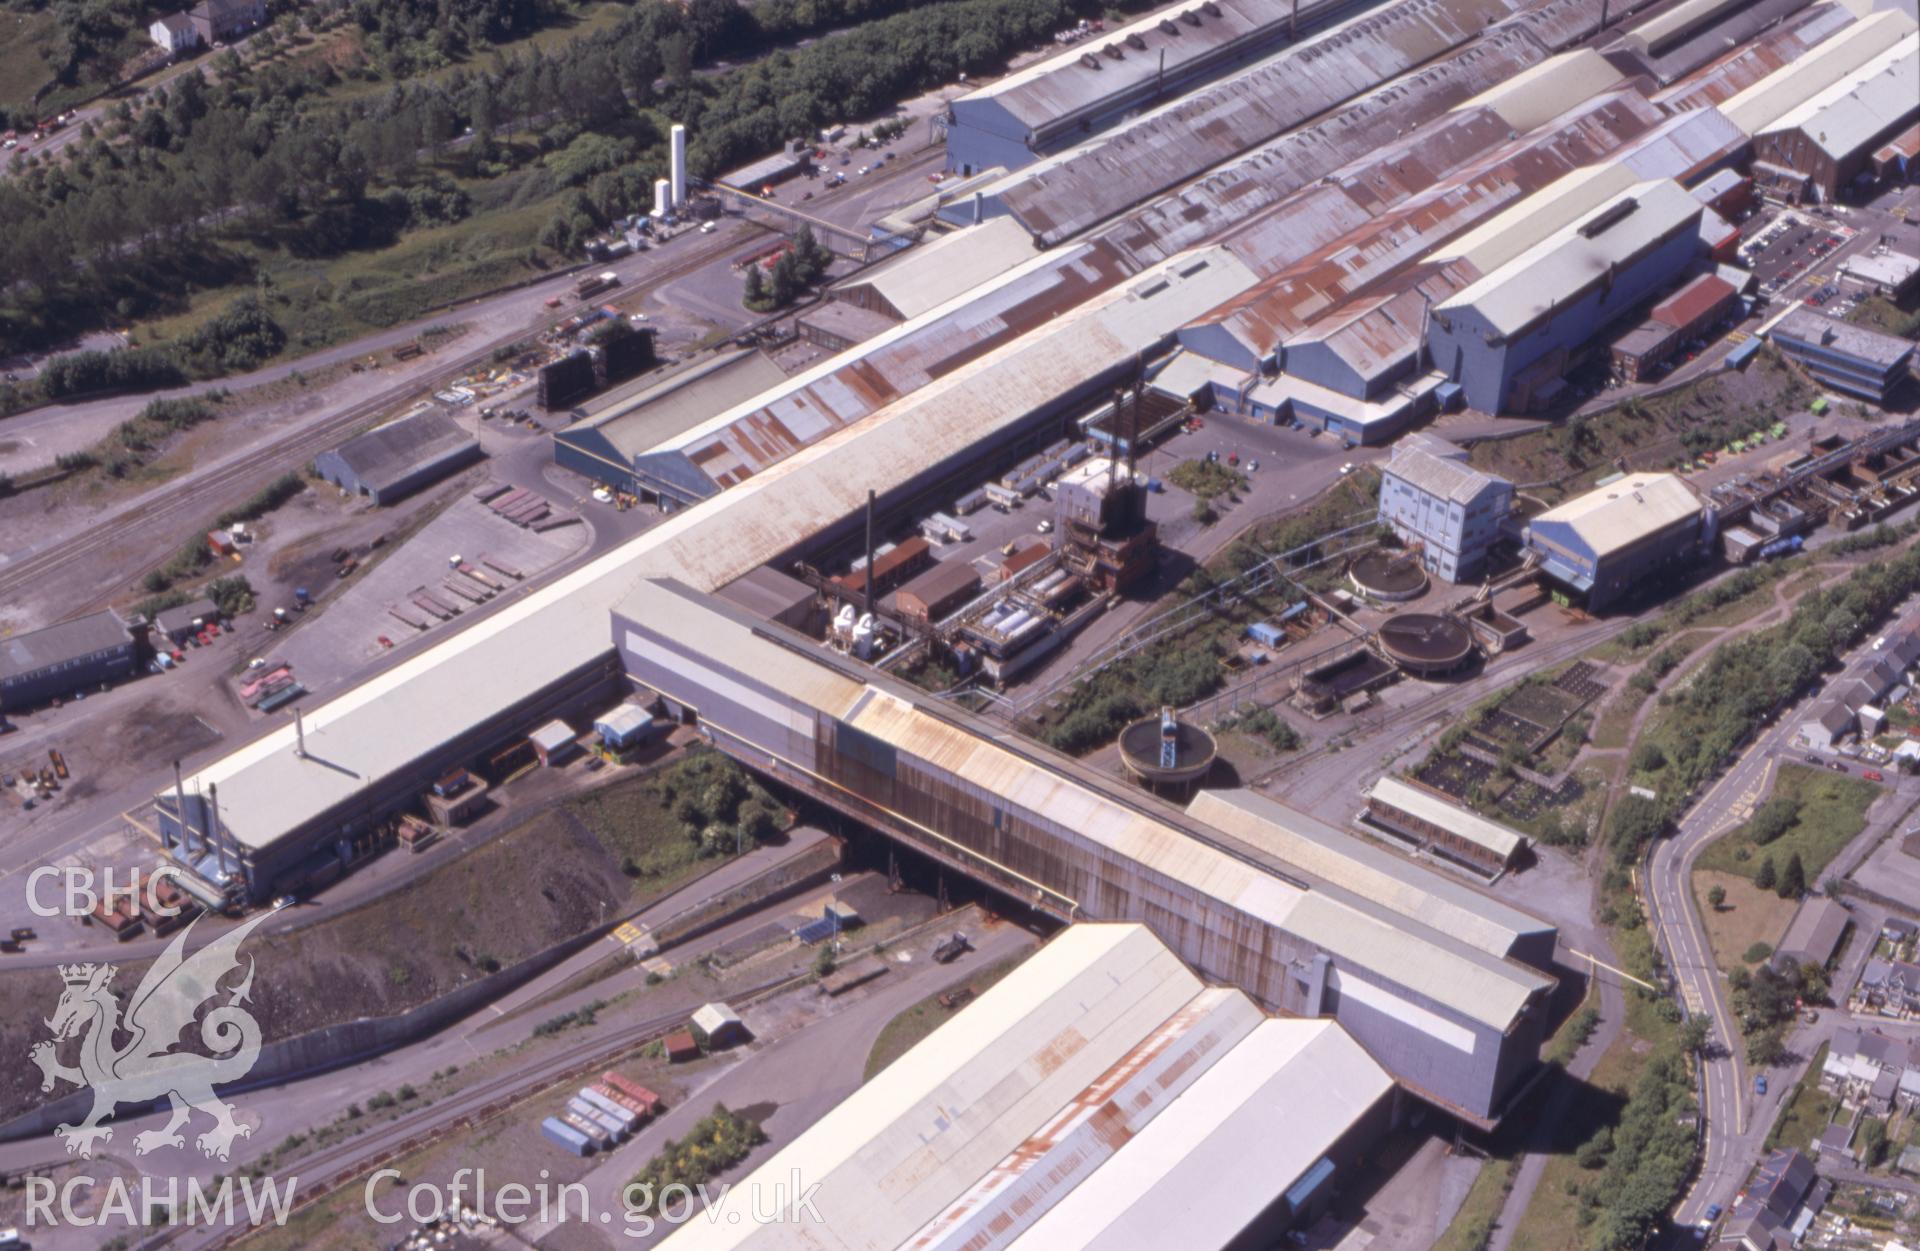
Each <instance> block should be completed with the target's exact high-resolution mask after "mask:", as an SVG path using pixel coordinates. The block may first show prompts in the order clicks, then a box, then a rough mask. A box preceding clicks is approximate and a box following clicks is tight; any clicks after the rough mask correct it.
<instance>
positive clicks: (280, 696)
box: [260, 682, 307, 712]
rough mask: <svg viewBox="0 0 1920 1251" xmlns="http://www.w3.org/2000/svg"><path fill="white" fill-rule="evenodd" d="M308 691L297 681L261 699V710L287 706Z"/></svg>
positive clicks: (272, 709) (269, 710) (271, 710)
mask: <svg viewBox="0 0 1920 1251" xmlns="http://www.w3.org/2000/svg"><path fill="white" fill-rule="evenodd" d="M306 693H307V688H306V687H304V686H302V685H300V684H299V683H298V682H295V683H294V684H293V685H291V686H288V687H286V688H284V689H283V690H278V691H275V692H274V693H273V694H271V695H269V696H267V697H266V698H265V699H263V700H261V701H260V711H261V712H273V711H275V710H277V709H280V708H285V707H286V706H287V705H288V704H291V703H292V702H293V701H294V700H296V699H299V698H300V697H301V696H302V695H305V694H306Z"/></svg>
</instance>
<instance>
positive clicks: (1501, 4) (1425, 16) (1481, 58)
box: [987, 0, 1586, 243]
mask: <svg viewBox="0 0 1920 1251" xmlns="http://www.w3.org/2000/svg"><path fill="white" fill-rule="evenodd" d="M1585 2H1586V0H1547V4H1548V5H1549V6H1554V5H1561V6H1573V5H1576V4H1582V3H1585ZM1520 7H1521V6H1520V5H1519V4H1518V3H1517V2H1516V0H1457V2H1455V3H1447V4H1441V3H1438V2H1437V0H1412V2H1411V3H1403V4H1397V5H1393V6H1390V7H1387V8H1383V9H1377V10H1372V11H1369V12H1366V13H1363V14H1362V15H1360V16H1358V17H1355V18H1352V19H1349V20H1348V21H1347V22H1345V23H1343V24H1341V25H1340V26H1338V27H1335V28H1334V29H1333V30H1330V31H1328V32H1325V33H1323V34H1318V35H1313V36H1309V37H1308V38H1307V39H1306V40H1304V41H1303V42H1301V43H1299V44H1295V45H1293V46H1292V47H1290V48H1287V49H1285V50H1284V51H1282V52H1280V53H1278V54H1276V55H1275V56H1273V57H1271V58H1269V59H1267V60H1265V61H1262V62H1260V63H1259V64H1257V65H1255V66H1253V67H1252V68H1250V69H1247V70H1243V71H1241V72H1239V73H1237V74H1234V75H1232V76H1230V77H1228V78H1226V79H1224V80H1223V81H1221V82H1219V83H1216V84H1213V85H1211V86H1208V87H1203V88H1201V89H1200V90H1198V91H1196V92H1193V93H1192V94H1189V95H1187V96H1184V97H1182V98H1180V99H1178V100H1175V101H1173V102H1172V103H1169V104H1166V105H1162V106H1161V107H1159V108H1157V109H1153V110H1151V111H1149V112H1146V113H1143V114H1142V115H1141V116H1139V117H1138V118H1135V119H1133V120H1131V121H1129V122H1127V123H1125V124H1124V125H1122V126H1119V127H1116V128H1115V129H1113V130H1111V131H1109V132H1107V133H1104V134H1101V135H1097V136H1095V137H1094V138H1092V139H1089V140H1088V141H1086V142H1085V143H1083V144H1081V145H1080V146H1079V147H1076V148H1072V149H1069V150H1067V151H1066V152H1063V153H1059V154H1056V155H1054V156H1051V157H1048V158H1046V159H1045V160H1042V161H1039V162H1037V163H1035V164H1033V165H1030V166H1027V167H1026V168H1024V169H1021V170H1017V171H1015V172H1014V173H1012V174H1009V175H1008V176H1007V177H1006V178H1005V179H1003V180H1002V182H1001V184H1000V185H999V186H997V187H993V188H989V189H988V190H987V194H988V196H989V197H997V198H998V199H999V200H1000V202H1001V203H1003V204H1004V205H1005V206H1006V208H1007V210H1008V211H1009V212H1011V213H1012V214H1013V215H1014V216H1015V217H1017V218H1019V219H1020V221H1021V222H1022V223H1023V224H1024V225H1026V227H1027V228H1028V229H1029V230H1031V231H1032V232H1033V233H1034V235H1035V236H1036V237H1038V238H1040V239H1041V240H1042V241H1044V242H1049V243H1053V242H1058V241H1060V240H1062V239H1066V238H1070V237H1072V236H1073V235H1075V234H1077V233H1079V232H1080V231H1083V230H1086V229H1087V228H1089V227H1091V226H1093V225H1095V224H1097V223H1099V222H1101V221H1103V220H1105V219H1106V218H1109V217H1112V216H1114V215H1116V214H1118V213H1121V212H1123V211H1125V210H1126V209H1127V208H1129V207H1130V206H1132V205H1133V204H1135V203H1137V202H1138V201H1139V200H1140V199H1141V197H1142V195H1143V193H1148V192H1152V191H1156V190H1162V189H1166V188H1170V187H1174V186H1177V185H1178V184H1180V183H1182V182H1184V181H1186V180H1187V179H1189V178H1193V177H1195V176H1197V175H1199V174H1201V173H1203V172H1204V171H1206V170H1208V169H1210V168H1212V167H1214V166H1216V165H1218V164H1220V163H1221V162H1223V161H1229V160H1232V159H1234V158H1235V157H1237V156H1239V155H1240V154H1241V153H1243V152H1245V151H1246V150H1247V149H1249V148H1252V147H1254V146H1256V145H1259V144H1264V143H1268V142H1270V141H1272V140H1274V139H1276V138H1278V137H1279V136H1281V135H1283V134H1285V133H1286V132H1288V131H1290V130H1293V129H1294V128H1295V127H1298V126H1302V125H1304V124H1305V123H1307V122H1308V121H1309V120H1311V119H1313V118H1315V117H1319V116H1320V115H1322V114H1324V113H1326V112H1327V111H1328V110H1329V109H1333V108H1335V107H1337V106H1339V105H1341V104H1343V103H1345V102H1347V101H1350V100H1352V99H1354V98H1355V97H1356V96H1361V95H1364V94H1366V93H1368V92H1371V91H1373V90H1374V89H1376V88H1379V87H1381V86H1382V85H1383V84H1386V83H1388V82H1389V81H1390V80H1392V79H1394V78H1395V77H1396V76H1398V75H1402V74H1406V73H1408V72H1410V71H1414V70H1415V69H1417V68H1419V67H1423V66H1425V65H1426V64H1427V63H1428V62H1429V61H1432V60H1434V59H1435V58H1438V57H1441V56H1442V55H1443V54H1445V53H1447V52H1449V51H1451V50H1453V49H1456V48H1460V47H1461V46H1462V45H1465V44H1467V43H1468V42H1469V41H1470V40H1474V39H1475V38H1476V37H1479V36H1482V35H1483V34H1484V38H1480V40H1479V42H1477V43H1474V44H1473V46H1472V47H1470V48H1468V49H1466V51H1465V52H1464V53H1463V54H1462V55H1461V56H1460V57H1459V58H1458V59H1457V60H1456V61H1454V62H1452V63H1450V65H1449V66H1448V69H1449V78H1450V80H1451V83H1452V89H1453V90H1455V91H1457V92H1459V93H1460V94H1459V95H1457V96H1454V97H1453V98H1452V99H1450V100H1446V101H1444V102H1443V103H1442V105H1441V107H1443V108H1444V107H1445V106H1446V105H1447V104H1451V103H1454V102H1456V101H1457V100H1459V99H1462V98H1464V97H1465V96H1468V95H1471V94H1473V93H1474V92H1476V91H1480V90H1484V89H1485V88H1487V87H1490V86H1492V85H1494V84H1495V83H1498V82H1500V81H1502V80H1503V79H1505V78H1508V77H1510V76H1511V75H1513V74H1515V73H1517V72H1518V71H1520V70H1521V69H1524V68H1526V67H1528V66H1531V65H1534V64H1537V63H1538V62H1540V61H1541V60H1544V59H1545V56H1546V53H1545V51H1544V49H1543V48H1542V47H1541V45H1540V43H1539V41H1538V40H1536V39H1535V38H1533V37H1532V36H1531V35H1529V34H1527V33H1526V32H1525V31H1523V30H1501V31H1495V32H1491V33H1486V28H1487V27H1488V26H1489V25H1491V24H1492V23H1494V22H1498V21H1500V20H1501V19H1503V18H1507V17H1511V16H1512V15H1513V14H1514V13H1515V12H1517V11H1519V9H1520ZM1420 72H1422V73H1431V72H1432V71H1431V70H1426V69H1421V71H1420ZM1391 112H1392V114H1393V116H1394V117H1395V118H1396V120H1397V123H1398V126H1399V127H1400V128H1404V127H1405V126H1406V125H1407V123H1408V122H1409V121H1410V120H1420V118H1419V115H1418V114H1417V113H1415V112H1413V111H1412V110H1410V109H1408V108H1406V107H1404V106H1403V107H1400V108H1396V109H1393V110H1391Z"/></svg>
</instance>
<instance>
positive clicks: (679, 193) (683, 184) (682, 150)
mask: <svg viewBox="0 0 1920 1251" xmlns="http://www.w3.org/2000/svg"><path fill="white" fill-rule="evenodd" d="M671 133H672V136H673V169H672V173H673V207H674V210H675V211H676V212H678V211H679V210H680V209H683V208H685V207H686V206H687V128H686V127H685V126H675V127H674V128H673V131H672V132H671Z"/></svg>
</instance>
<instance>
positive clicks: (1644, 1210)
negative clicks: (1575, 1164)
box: [1581, 1049, 1695, 1251]
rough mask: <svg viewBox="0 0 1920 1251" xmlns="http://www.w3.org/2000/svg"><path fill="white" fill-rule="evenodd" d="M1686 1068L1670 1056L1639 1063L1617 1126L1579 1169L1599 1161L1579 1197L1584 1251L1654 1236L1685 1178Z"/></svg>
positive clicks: (1632, 1244)
mask: <svg viewBox="0 0 1920 1251" xmlns="http://www.w3.org/2000/svg"><path fill="white" fill-rule="evenodd" d="M1687 1073H1688V1070H1687V1063H1686V1060H1685V1058H1684V1057H1683V1056H1682V1055H1681V1054H1680V1053H1679V1051H1678V1050H1677V1049H1671V1050H1662V1051H1660V1052H1659V1053H1657V1054H1656V1055H1654V1056H1653V1058H1652V1059H1651V1060H1649V1061H1648V1062H1647V1067H1646V1068H1645V1069H1644V1070H1643V1071H1642V1072H1641V1074H1640V1078H1639V1080H1638V1081H1637V1082H1635V1083H1634V1087H1633V1093H1632V1095H1631V1096H1630V1097H1629V1098H1628V1100H1627V1104H1626V1106H1625V1107H1624V1108H1623V1109H1621V1112H1620V1121H1619V1123H1618V1124H1617V1125H1615V1126H1613V1127H1612V1129H1611V1130H1601V1131H1599V1133H1601V1134H1604V1135H1606V1137H1605V1138H1604V1140H1599V1141H1597V1142H1596V1144H1595V1145H1596V1150H1595V1151H1593V1152H1591V1153H1588V1152H1585V1151H1584V1149H1583V1162H1584V1161H1586V1160H1592V1159H1604V1160H1605V1164H1604V1166H1603V1167H1604V1172H1603V1173H1602V1174H1601V1177H1600V1180H1599V1182H1598V1183H1597V1184H1595V1185H1594V1186H1593V1187H1592V1188H1590V1189H1589V1190H1587V1191H1586V1192H1585V1194H1584V1197H1583V1202H1584V1205H1585V1206H1584V1207H1583V1209H1582V1212H1581V1219H1582V1221H1583V1222H1586V1223H1588V1224H1589V1225H1590V1229H1591V1232H1590V1234H1589V1237H1588V1245H1589V1246H1590V1247H1591V1248H1592V1251H1631V1249H1632V1248H1636V1247H1642V1246H1645V1245H1646V1243H1647V1240H1648V1238H1650V1237H1651V1236H1652V1235H1653V1234H1654V1232H1655V1231H1657V1230H1658V1229H1659V1228H1660V1224H1661V1222H1662V1221H1663V1220H1664V1219H1665V1217H1666V1213H1667V1210H1668V1209H1669V1208H1670V1207H1672V1206H1673V1201H1674V1200H1675V1199H1676V1198H1678V1197H1679V1194H1680V1188H1681V1187H1682V1186H1683V1185H1685V1184H1686V1180H1687V1178H1688V1176H1689V1175H1690V1174H1691V1173H1692V1171H1693V1160H1694V1148H1695V1140H1694V1128H1693V1124H1692V1114H1693V1112H1694V1111H1695V1108H1694V1103H1693V1095H1692V1091H1691V1089H1690V1084H1689V1081H1688V1076H1687Z"/></svg>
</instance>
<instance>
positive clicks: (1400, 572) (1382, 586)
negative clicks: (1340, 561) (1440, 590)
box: [1347, 550, 1427, 603]
mask: <svg viewBox="0 0 1920 1251" xmlns="http://www.w3.org/2000/svg"><path fill="white" fill-rule="evenodd" d="M1347 577H1348V578H1349V579H1350V580H1351V581H1352V582H1353V585H1354V589H1356V590H1358V591H1359V592H1360V593H1361V594H1362V595H1365V596H1367V597H1368V598H1370V599H1377V600H1385V601H1386V602H1388V603H1398V602H1400V601H1402V600H1409V599H1417V598H1418V597H1420V596H1421V595H1423V594H1425V593H1426V589H1427V571H1426V570H1424V569H1422V568H1421V567H1420V561H1419V558H1418V557H1416V556H1414V555H1412V554H1411V553H1409V552H1382V551H1377V550H1376V551H1371V552H1366V553H1364V554H1362V555H1361V556H1359V557H1357V558H1355V560H1354V562H1353V563H1352V564H1350V565H1348V566H1347Z"/></svg>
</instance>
